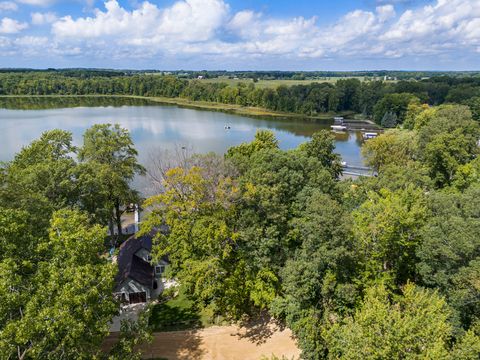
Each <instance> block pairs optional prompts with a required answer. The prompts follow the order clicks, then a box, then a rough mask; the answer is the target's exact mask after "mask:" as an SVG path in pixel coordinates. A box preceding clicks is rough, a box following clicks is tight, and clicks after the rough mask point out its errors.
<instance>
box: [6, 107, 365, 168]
mask: <svg viewBox="0 0 480 360" xmlns="http://www.w3.org/2000/svg"><path fill="white" fill-rule="evenodd" d="M332 122H333V120H332ZM98 123H118V124H120V125H121V126H122V127H124V128H126V129H128V130H129V131H130V132H131V135H132V138H133V141H134V142H135V146H136V148H137V150H138V152H139V159H140V161H141V162H142V163H143V164H146V163H147V161H148V158H149V156H150V155H151V153H152V152H155V151H156V150H157V149H173V148H175V147H177V148H178V147H183V146H185V147H187V148H188V149H191V150H192V151H193V152H199V153H206V152H210V151H214V152H216V153H224V152H225V151H226V150H227V149H228V148H229V147H231V146H234V145H238V144H240V143H242V142H247V141H251V140H252V139H253V137H254V135H255V132H256V131H257V129H268V130H272V131H273V132H274V133H275V135H276V137H277V138H278V140H279V142H280V147H281V148H282V149H292V148H295V147H297V146H298V145H299V144H300V143H303V142H305V141H308V139H309V137H310V136H311V135H312V134H313V133H314V132H316V131H318V130H321V129H330V125H331V122H328V121H323V122H320V121H313V120H308V119H306V120H302V119H298V118H286V119H277V118H253V117H245V116H239V115H232V114H226V113H222V112H212V111H204V110H194V109H188V108H181V107H177V106H171V105H159V104H158V103H149V102H146V101H134V100H132V99H130V100H129V101H124V100H121V101H119V100H118V99H103V100H102V99H96V100H95V101H92V100H89V101H85V100H82V99H80V100H79V99H78V98H76V99H75V98H71V99H70V100H60V101H59V102H58V101H57V100H53V99H51V98H50V99H45V98H44V99H39V98H35V99H30V100H28V101H27V102H26V103H25V102H21V103H19V102H18V100H15V99H0V144H1V145H0V146H1V148H0V161H8V160H11V159H12V158H13V156H14V154H15V153H16V152H18V151H19V150H20V149H21V148H22V146H25V145H28V144H29V143H30V142H31V141H32V140H34V139H36V138H38V137H39V136H40V134H41V133H42V132H44V131H46V130H51V129H56V128H58V129H63V130H68V131H71V132H72V133H73V138H74V143H75V144H76V145H80V144H81V143H82V134H83V132H84V131H85V129H87V128H88V127H90V126H92V125H94V124H98ZM225 125H228V126H230V129H229V130H226V129H225ZM335 136H336V151H337V152H338V153H339V154H340V155H341V156H342V158H343V160H344V161H346V162H347V163H348V164H351V165H362V164H363V159H362V157H361V154H360V146H361V134H360V133H359V132H350V133H343V134H335Z"/></svg>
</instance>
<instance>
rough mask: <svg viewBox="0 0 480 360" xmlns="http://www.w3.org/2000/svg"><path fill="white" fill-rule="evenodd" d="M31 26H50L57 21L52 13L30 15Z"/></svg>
mask: <svg viewBox="0 0 480 360" xmlns="http://www.w3.org/2000/svg"><path fill="white" fill-rule="evenodd" d="M31 17H32V24H33V25H44V24H51V23H54V22H55V21H57V15H55V13H53V12H47V13H39V12H36V13H32V14H31Z"/></svg>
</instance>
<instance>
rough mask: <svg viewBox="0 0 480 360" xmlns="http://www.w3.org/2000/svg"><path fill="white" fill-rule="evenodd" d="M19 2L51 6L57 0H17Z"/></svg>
mask: <svg viewBox="0 0 480 360" xmlns="http://www.w3.org/2000/svg"><path fill="white" fill-rule="evenodd" d="M17 2H19V3H21V4H26V5H33V6H50V5H52V4H53V3H54V2H55V0H17Z"/></svg>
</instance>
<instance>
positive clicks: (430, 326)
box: [325, 283, 480, 360]
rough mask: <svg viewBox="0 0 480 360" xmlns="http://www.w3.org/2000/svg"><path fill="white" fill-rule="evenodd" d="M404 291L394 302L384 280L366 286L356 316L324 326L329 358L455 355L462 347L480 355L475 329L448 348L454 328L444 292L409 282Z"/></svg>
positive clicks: (470, 356) (473, 356) (469, 354)
mask: <svg viewBox="0 0 480 360" xmlns="http://www.w3.org/2000/svg"><path fill="white" fill-rule="evenodd" d="M402 292H403V294H402V296H400V297H398V298H397V300H396V301H395V302H391V300H390V298H389V295H388V292H387V290H386V288H385V287H384V286H383V285H379V286H376V287H373V288H370V289H368V290H367V294H366V296H365V299H364V301H363V304H362V305H361V307H360V308H359V309H357V310H356V312H355V315H354V316H352V317H347V318H345V319H343V320H342V321H339V322H336V323H334V324H333V325H332V326H331V328H330V329H328V330H327V331H325V338H326V343H327V346H328V358H329V359H339V358H341V359H419V358H427V359H449V358H452V359H455V358H456V357H455V355H458V354H460V353H461V354H463V355H465V359H472V360H473V359H476V358H477V357H478V356H479V355H480V352H479V348H478V346H476V349H475V348H474V347H475V345H473V344H475V341H477V342H478V340H480V338H478V336H476V335H475V334H473V333H469V334H467V336H466V337H464V338H463V339H461V340H460V341H458V342H457V344H458V348H455V349H454V350H453V352H450V351H451V349H450V346H449V342H450V339H451V337H452V335H453V333H452V330H453V329H452V326H451V325H450V324H449V322H448V318H449V316H450V310H449V308H448V305H447V303H446V301H445V299H444V298H443V297H441V296H439V295H438V294H437V293H436V292H431V291H428V290H424V289H421V288H418V287H416V286H415V285H413V284H411V283H409V284H407V285H405V287H404V288H403V291H402ZM472 345H473V348H472ZM467 346H468V347H469V349H467ZM460 349H462V350H460ZM452 355H453V356H452Z"/></svg>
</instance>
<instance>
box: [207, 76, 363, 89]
mask: <svg viewBox="0 0 480 360" xmlns="http://www.w3.org/2000/svg"><path fill="white" fill-rule="evenodd" d="M344 79H358V80H360V81H365V80H366V79H365V77H363V76H361V77H326V78H319V79H308V80H258V82H256V83H255V87H257V88H276V87H278V86H280V85H285V86H292V85H309V84H311V83H324V82H328V83H332V84H333V83H336V82H337V81H338V80H344ZM200 81H202V82H206V83H218V82H222V83H226V84H228V85H230V86H235V85H237V84H238V83H244V84H249V83H253V79H231V78H228V77H218V78H213V79H201V80H200Z"/></svg>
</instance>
